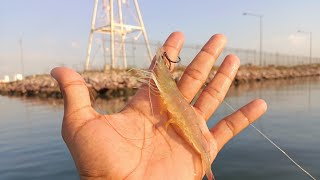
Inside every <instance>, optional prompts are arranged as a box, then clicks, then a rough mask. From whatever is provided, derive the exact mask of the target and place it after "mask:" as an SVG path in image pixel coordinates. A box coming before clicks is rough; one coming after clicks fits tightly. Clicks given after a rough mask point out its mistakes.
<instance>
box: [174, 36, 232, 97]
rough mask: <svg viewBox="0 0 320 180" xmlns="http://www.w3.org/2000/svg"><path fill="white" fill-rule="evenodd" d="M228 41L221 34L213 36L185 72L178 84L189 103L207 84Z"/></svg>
mask: <svg viewBox="0 0 320 180" xmlns="http://www.w3.org/2000/svg"><path fill="white" fill-rule="evenodd" d="M226 41H227V40H226V38H225V37H224V36H223V35H221V34H216V35H214V36H212V37H211V38H210V40H209V41H208V42H207V43H206V44H205V45H204V46H203V48H202V49H201V51H200V52H199V53H198V54H197V56H196V57H195V58H194V60H193V61H192V62H191V63H190V64H189V65H188V67H187V68H186V70H185V71H184V73H183V75H182V77H181V79H180V80H179V82H178V88H179V90H180V91H181V93H182V94H183V96H184V97H185V98H186V100H187V101H188V102H191V101H192V99H193V98H194V96H195V95H196V94H197V92H198V91H199V89H200V88H201V87H202V85H203V84H204V83H205V81H206V79H207V77H208V75H209V73H210V71H211V69H212V66H213V64H214V62H215V61H216V59H217V58H218V56H219V55H220V53H221V51H222V50H223V48H224V46H225V44H226Z"/></svg>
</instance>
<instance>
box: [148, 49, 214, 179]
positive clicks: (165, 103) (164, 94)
mask: <svg viewBox="0 0 320 180" xmlns="http://www.w3.org/2000/svg"><path fill="white" fill-rule="evenodd" d="M163 52H164V51H163V50H161V49H160V50H158V51H157V54H156V61H155V65H154V69H153V71H152V73H151V75H150V76H151V79H152V80H153V81H154V83H155V85H156V87H157V89H158V91H159V94H160V98H161V100H162V101H161V103H162V108H165V109H166V110H167V112H168V113H169V120H168V121H167V122H166V124H165V126H166V128H167V127H168V126H169V125H170V124H173V125H175V127H177V128H178V132H179V135H181V136H182V137H183V138H184V139H185V140H186V141H187V142H188V143H189V144H190V145H191V146H192V148H193V149H194V150H195V151H196V152H197V153H198V154H199V155H200V157H201V161H202V168H203V170H204V171H205V174H206V176H207V178H208V179H209V180H210V179H212V178H214V177H213V173H212V170H211V158H210V153H209V150H207V149H208V148H206V147H208V142H207V140H206V139H205V137H204V135H203V132H202V131H201V129H200V125H199V124H200V122H201V121H202V120H201V119H199V117H198V116H197V115H196V113H195V111H194V110H193V109H192V107H191V106H190V104H189V103H188V102H187V101H186V100H185V98H184V96H183V95H182V94H181V92H180V90H179V89H178V87H177V85H176V82H175V81H174V80H173V79H172V77H171V75H170V72H169V69H168V67H167V65H166V62H165V61H164V59H163V58H162V55H163Z"/></svg>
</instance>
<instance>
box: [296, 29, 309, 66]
mask: <svg viewBox="0 0 320 180" xmlns="http://www.w3.org/2000/svg"><path fill="white" fill-rule="evenodd" d="M298 33H303V34H308V35H309V38H310V40H309V43H310V46H309V48H310V50H309V51H310V54H309V64H311V63H312V32H306V31H301V30H298Z"/></svg>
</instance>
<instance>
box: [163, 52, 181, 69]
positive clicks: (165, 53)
mask: <svg viewBox="0 0 320 180" xmlns="http://www.w3.org/2000/svg"><path fill="white" fill-rule="evenodd" d="M163 56H164V57H165V58H166V59H167V60H168V61H169V69H171V63H179V62H180V61H181V58H180V56H178V60H177V61H172V60H171V59H170V58H169V56H168V54H167V52H165V51H164V52H163Z"/></svg>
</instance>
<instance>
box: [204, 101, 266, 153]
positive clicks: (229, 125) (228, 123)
mask: <svg viewBox="0 0 320 180" xmlns="http://www.w3.org/2000/svg"><path fill="white" fill-rule="evenodd" d="M266 110H267V104H266V102H265V101H264V100H262V99H257V100H254V101H252V102H250V103H249V104H247V105H245V106H244V107H242V108H240V109H239V110H238V111H236V112H234V113H232V114H231V115H229V116H227V117H225V118H224V119H222V120H220V121H219V122H218V124H216V125H215V126H214V127H213V128H211V129H210V131H211V134H212V135H213V137H214V138H215V140H216V141H217V146H218V151H220V150H221V148H222V147H223V146H224V145H225V144H226V143H227V142H228V141H229V140H230V139H231V138H233V137H234V136H236V135H237V134H238V133H239V132H241V131H242V130H243V129H244V128H246V127H247V126H249V124H251V123H252V122H254V121H255V120H257V119H258V118H259V117H260V116H261V115H262V114H264V113H265V112H266Z"/></svg>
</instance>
